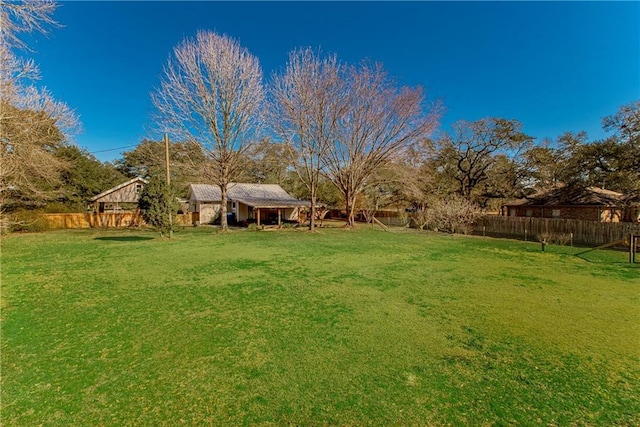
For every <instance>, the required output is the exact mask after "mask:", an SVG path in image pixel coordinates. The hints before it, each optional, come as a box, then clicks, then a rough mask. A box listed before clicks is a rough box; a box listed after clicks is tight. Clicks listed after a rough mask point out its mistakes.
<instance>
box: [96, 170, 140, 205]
mask: <svg viewBox="0 0 640 427" xmlns="http://www.w3.org/2000/svg"><path fill="white" fill-rule="evenodd" d="M146 184H147V180H145V179H143V178H140V177H137V178H133V179H131V180H129V181H127V182H123V183H122V184H120V185H118V186H116V187H113V188H110V189H108V190H106V191H103V192H102V193H100V194H98V195H97V196H95V197H93V198H92V199H91V203H92V205H93V207H92V210H93V211H94V212H97V213H103V212H126V211H135V210H136V209H137V208H138V199H139V198H140V194H141V193H142V189H143V188H144V186H145V185H146Z"/></svg>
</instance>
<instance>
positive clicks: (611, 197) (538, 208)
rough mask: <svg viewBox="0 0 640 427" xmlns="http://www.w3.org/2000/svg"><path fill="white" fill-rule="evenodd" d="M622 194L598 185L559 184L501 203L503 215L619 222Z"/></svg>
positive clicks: (621, 212) (621, 209) (621, 210)
mask: <svg viewBox="0 0 640 427" xmlns="http://www.w3.org/2000/svg"><path fill="white" fill-rule="evenodd" d="M622 205H623V194H621V193H618V192H615V191H611V190H605V189H603V188H599V187H585V186H579V185H559V186H556V187H553V188H551V189H548V190H543V191H539V192H537V193H535V194H533V195H531V196H528V197H525V198H523V199H519V200H515V201H513V202H511V203H507V204H505V205H503V206H502V215H507V216H514V217H518V216H519V217H534V218H561V219H579V220H585V221H599V222H619V221H621V220H622V215H623V207H622Z"/></svg>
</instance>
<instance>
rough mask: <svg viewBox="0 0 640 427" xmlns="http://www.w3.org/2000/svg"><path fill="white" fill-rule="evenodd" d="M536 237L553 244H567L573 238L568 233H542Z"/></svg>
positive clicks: (540, 240)
mask: <svg viewBox="0 0 640 427" xmlns="http://www.w3.org/2000/svg"><path fill="white" fill-rule="evenodd" d="M536 237H537V238H538V241H539V242H545V243H547V244H553V245H566V244H567V243H569V241H570V240H571V235H570V234H566V233H540V234H538V235H537V236H536Z"/></svg>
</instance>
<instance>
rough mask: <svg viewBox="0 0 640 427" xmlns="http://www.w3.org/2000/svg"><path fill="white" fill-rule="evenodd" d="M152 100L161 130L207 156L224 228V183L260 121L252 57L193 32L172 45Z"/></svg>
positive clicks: (258, 75) (258, 76)
mask: <svg viewBox="0 0 640 427" xmlns="http://www.w3.org/2000/svg"><path fill="white" fill-rule="evenodd" d="M152 100H153V103H154V105H155V106H156V108H157V110H158V113H159V114H158V123H159V125H160V127H161V130H163V131H165V132H169V133H171V134H173V135H174V136H176V138H177V139H180V140H183V141H188V142H189V141H193V142H198V143H199V144H201V145H202V147H203V150H204V151H205V153H206V155H207V156H208V158H209V159H210V160H211V162H212V167H211V168H209V169H208V170H209V172H210V174H211V179H212V180H213V181H214V182H215V183H216V184H217V185H219V186H220V192H221V194H222V203H221V227H222V229H226V228H227V190H228V186H229V183H231V182H232V181H233V180H234V179H235V178H236V177H237V176H238V174H239V173H240V172H241V170H242V166H243V164H244V159H245V157H246V153H247V151H248V149H249V148H250V146H251V143H252V141H254V140H255V139H254V138H255V135H256V134H257V132H258V128H259V124H260V122H259V120H258V111H259V108H260V105H261V103H262V100H263V87H262V69H261V68H260V64H259V62H258V59H257V58H256V57H255V56H253V55H251V54H250V53H249V52H248V51H247V49H245V48H243V47H241V46H240V44H239V43H238V42H237V41H236V40H234V39H232V38H229V37H227V36H224V35H223V36H221V35H218V34H216V33H213V32H209V31H201V32H198V34H197V35H196V37H195V39H186V40H184V41H183V42H182V43H180V44H179V45H178V46H177V47H176V48H175V49H174V51H173V57H172V58H170V59H169V61H168V64H167V65H166V67H165V69H164V77H163V79H162V81H161V87H160V89H159V90H157V91H156V92H155V93H153V94H152Z"/></svg>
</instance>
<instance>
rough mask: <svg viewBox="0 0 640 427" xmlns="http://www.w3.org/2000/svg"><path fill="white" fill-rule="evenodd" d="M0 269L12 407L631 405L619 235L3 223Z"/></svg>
mask: <svg viewBox="0 0 640 427" xmlns="http://www.w3.org/2000/svg"><path fill="white" fill-rule="evenodd" d="M573 252H578V251H577V250H573ZM1 278H2V380H1V385H2V392H1V393H2V394H1V398H2V401H1V405H2V407H1V410H2V412H1V417H2V419H1V421H2V424H3V425H5V426H11V425H21V426H26V425H65V426H66V425H118V426H120V425H178V424H187V425H202V424H204V425H206V424H213V425H254V424H260V425H304V426H319V425H355V426H358V425H375V426H378V425H385V426H386V425H419V426H424V425H486V424H494V425H514V424H518V425H612V424H618V425H638V424H640V264H636V265H633V266H632V265H629V264H627V263H626V254H624V253H623V252H605V251H594V252H590V253H587V254H584V255H581V256H580V257H576V256H573V255H572V249H571V248H565V247H558V246H549V247H547V251H546V252H544V253H542V252H541V251H540V245H539V244H536V243H525V242H516V241H509V240H496V239H489V238H486V239H483V238H474V237H462V236H455V237H451V236H441V235H437V234H428V233H412V232H391V233H385V232H382V231H377V230H369V229H361V230H342V229H334V230H328V229H325V230H321V231H320V232H318V233H315V234H310V233H307V232H302V231H280V232H251V231H237V232H232V233H228V234H214V233H212V232H211V230H210V229H205V228H200V229H189V230H184V231H181V232H178V233H176V238H175V239H174V240H172V241H169V240H166V239H164V240H162V239H159V238H156V234H154V233H151V232H148V231H144V230H142V231H141V230H134V231H127V230H124V231H80V230H78V231H57V232H49V233H45V234H27V235H13V236H9V237H5V238H4V241H3V242H2V276H1Z"/></svg>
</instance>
